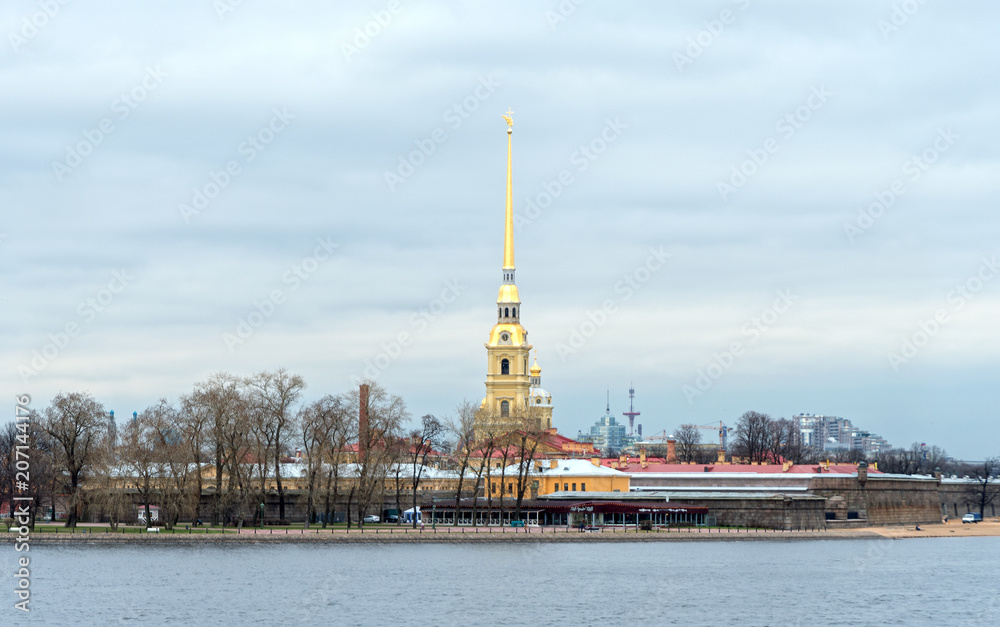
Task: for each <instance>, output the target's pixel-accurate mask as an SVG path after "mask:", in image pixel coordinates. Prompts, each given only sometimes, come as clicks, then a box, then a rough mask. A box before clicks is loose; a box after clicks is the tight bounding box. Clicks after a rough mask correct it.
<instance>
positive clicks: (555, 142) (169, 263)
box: [0, 0, 1000, 459]
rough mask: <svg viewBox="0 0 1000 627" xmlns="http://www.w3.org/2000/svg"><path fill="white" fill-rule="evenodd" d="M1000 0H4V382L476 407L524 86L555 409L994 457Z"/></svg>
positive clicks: (530, 290) (530, 225)
mask: <svg viewBox="0 0 1000 627" xmlns="http://www.w3.org/2000/svg"><path fill="white" fill-rule="evenodd" d="M998 19H1000V6H997V4H996V3H993V2H985V1H981V2H964V3H945V2H930V1H921V0H898V1H896V2H890V1H885V0H843V1H840V2H836V3H830V2H802V1H798V0H796V1H792V0H787V1H773V2H760V1H755V0H737V1H728V0H718V1H715V2H704V1H701V2H693V1H692V2H670V3H661V2H645V3H628V4H625V5H623V4H621V3H599V2H595V1H593V0H591V1H589V2H584V1H582V0H578V1H573V0H563V1H562V2H556V1H555V0H548V1H541V2H516V1H515V2H504V3H478V2H440V3H437V2H421V3H416V2H407V1H406V0H394V1H392V2H383V1H381V0H379V1H374V2H352V3H327V2H318V1H315V2H305V1H302V2H294V1H290V2H281V3H269V2H263V1H261V0H243V1H242V2H239V1H237V0H219V1H216V2H195V1H188V2H183V1H178V2H169V3H165V2H161V3H132V2H115V1H108V2H102V3H99V4H96V5H95V4H83V3H75V2H59V1H58V0H35V1H22V0H12V1H9V2H5V3H3V6H2V8H0V34H2V35H3V41H2V42H0V49H2V52H0V93H2V96H0V136H2V142H0V268H2V272H0V276H2V289H3V294H2V296H0V373H2V374H0V396H2V397H3V398H7V399H10V398H11V397H13V396H14V395H15V394H30V395H31V397H32V404H33V406H34V407H36V408H39V409H41V408H43V407H44V406H45V405H47V404H48V402H49V400H50V399H51V398H52V397H53V396H55V395H56V394H58V393H59V392H61V391H62V392H70V391H86V392H89V393H91V394H93V395H94V396H95V397H96V398H97V399H98V400H99V401H101V402H102V403H103V404H104V406H105V407H106V408H108V409H114V410H115V411H116V414H118V415H119V416H123V415H129V414H131V412H132V411H135V410H137V411H142V410H143V409H144V408H145V407H147V406H149V405H152V404H154V403H155V402H156V401H157V399H159V398H160V397H165V398H167V399H169V400H171V401H177V400H178V398H179V397H180V396H181V395H183V394H185V393H188V392H190V390H191V389H192V387H193V385H194V384H195V383H196V382H198V381H201V380H204V379H205V378H206V377H208V376H209V375H210V374H212V373H214V372H219V371H226V372H230V373H233V374H236V375H240V376H244V375H250V374H252V373H255V372H259V371H262V370H273V369H276V368H281V367H284V368H287V369H288V370H289V371H291V372H294V373H298V374H301V375H302V376H303V377H304V378H305V380H306V382H307V384H308V388H307V390H306V392H305V397H304V398H305V400H312V399H315V398H318V397H320V396H322V395H324V394H328V393H334V394H336V393H341V392H347V391H349V390H350V389H352V387H353V386H354V385H355V384H356V382H357V381H358V380H359V378H361V377H366V376H367V377H372V378H374V379H375V380H376V381H378V382H379V383H380V384H382V385H383V386H385V387H386V388H387V389H388V390H389V391H390V392H392V393H395V394H399V395H400V396H402V397H403V398H404V399H405V401H406V403H407V406H408V408H409V410H410V412H411V413H412V415H413V416H414V417H419V416H421V415H424V414H428V413H430V414H434V415H438V416H449V415H454V413H455V407H456V406H457V405H458V404H459V403H460V402H461V401H462V400H463V399H469V400H471V401H473V402H476V403H478V401H479V400H480V399H481V398H482V397H483V396H484V394H485V387H484V381H485V373H486V350H485V348H484V346H483V343H484V342H485V341H486V339H487V335H488V332H489V330H490V328H491V326H492V325H493V324H494V323H495V321H496V319H495V309H494V307H495V297H496V293H497V288H498V287H499V285H500V283H501V265H502V253H503V249H502V245H503V219H504V200H505V198H504V194H505V186H506V133H505V129H506V124H505V123H504V121H503V119H502V118H501V114H503V113H504V112H506V111H507V110H508V108H509V109H511V110H512V111H513V120H514V127H513V128H514V134H513V164H514V165H513V181H514V183H513V185H514V212H515V221H516V229H515V246H516V261H517V283H518V286H519V289H520V294H521V298H522V301H523V311H522V315H521V320H522V323H523V324H524V326H525V328H526V329H527V330H528V332H529V338H530V341H531V343H532V344H533V345H534V348H535V350H536V351H537V357H538V363H539V365H540V366H541V367H542V369H543V372H542V384H543V387H544V388H545V389H547V390H548V391H549V392H550V393H551V394H552V396H553V402H554V406H555V410H554V415H553V417H554V418H553V419H554V424H555V426H557V427H558V428H559V431H560V432H561V433H563V434H566V435H570V436H575V435H576V434H577V432H578V430H581V429H584V430H586V429H587V427H588V426H589V425H590V424H593V423H594V422H595V420H596V419H597V418H598V417H599V416H601V415H602V414H603V413H604V410H605V403H606V397H607V396H609V397H610V407H611V411H612V412H613V413H615V414H620V413H621V412H623V411H626V410H627V408H628V388H629V385H630V384H631V385H634V388H635V406H636V409H637V410H638V411H640V412H641V415H640V417H639V418H638V419H637V422H638V423H641V424H642V425H643V432H644V434H646V435H651V434H656V433H660V432H664V431H665V432H666V433H671V432H672V431H673V430H674V429H675V428H676V427H677V426H678V425H680V424H682V423H688V422H690V423H695V424H700V425H711V424H718V422H719V421H720V420H721V421H724V422H725V423H726V424H729V425H734V424H735V422H736V420H737V418H738V417H739V416H740V414H742V413H743V412H745V411H747V410H756V411H761V412H765V413H768V414H770V415H771V416H773V417H791V416H793V415H795V414H799V413H815V414H826V415H836V416H842V417H845V418H849V419H851V420H852V421H853V422H854V424H855V426H858V427H861V428H863V429H867V430H870V431H872V432H874V433H877V434H879V435H881V436H883V437H884V438H886V439H887V440H889V442H891V443H892V444H894V445H897V446H908V445H909V444H910V443H912V442H926V443H928V445H931V444H934V445H938V446H942V447H944V448H946V449H947V451H948V452H949V453H951V454H952V455H954V456H956V457H959V458H964V459H981V458H983V457H985V456H988V455H997V454H1000V421H998V410H997V407H998V401H1000V385H998V384H997V383H998V379H1000V377H998V375H1000V351H998V350H997V349H998V346H1000V326H998V325H997V320H998V316H1000V276H998V275H1000V264H998V259H1000V244H998V241H1000V240H998V234H1000V218H998V217H997V211H996V200H995V199H996V197H997V195H998V191H1000V177H998V176H997V168H998V165H1000V163H998V158H997V150H996V146H997V145H1000V125H998V121H1000V107H998V106H997V105H998V102H1000V93H998V92H1000V83H998V81H996V76H997V70H998V68H997V65H998V59H1000V44H998V42H997V39H996V36H995V28H994V25H995V24H996V23H997V21H998ZM606 395H607V396H606ZM12 406H13V403H11V407H12ZM12 413H13V412H12ZM623 420H624V418H623ZM713 437H714V434H713V432H711V431H706V432H705V438H706V440H708V439H711V438H713Z"/></svg>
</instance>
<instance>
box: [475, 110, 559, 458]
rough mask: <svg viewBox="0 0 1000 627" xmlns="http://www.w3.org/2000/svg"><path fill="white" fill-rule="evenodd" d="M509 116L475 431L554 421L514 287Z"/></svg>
mask: <svg viewBox="0 0 1000 627" xmlns="http://www.w3.org/2000/svg"><path fill="white" fill-rule="evenodd" d="M511 113H512V112H511V111H509V110H508V111H507V115H505V116H503V117H504V119H505V120H506V121H507V203H506V212H505V216H504V218H505V219H504V239H503V269H502V270H503V272H502V274H503V283H502V284H501V285H500V292H499V294H498V296H497V322H496V324H495V325H493V328H492V329H491V330H490V334H489V338H488V340H487V342H486V344H485V347H486V397H485V398H483V401H482V403H481V404H480V406H479V414H478V415H477V424H476V433H477V437H478V438H480V439H482V438H483V437H485V436H487V435H498V434H499V433H503V432H507V431H514V430H519V429H525V428H528V429H531V430H538V429H549V428H551V426H552V397H551V396H550V395H549V394H548V393H547V392H546V391H545V390H544V389H542V387H541V373H542V369H541V368H539V367H538V363H537V359H536V363H535V365H534V366H532V367H531V368H530V369H529V367H528V357H529V355H530V352H531V344H529V343H528V332H527V331H526V330H525V329H524V327H523V326H521V296H520V294H518V291H517V284H516V282H515V277H514V274H515V267H514V200H513V173H512V168H511V137H512V135H513V132H514V121H513V120H512V119H511V117H510V114H511Z"/></svg>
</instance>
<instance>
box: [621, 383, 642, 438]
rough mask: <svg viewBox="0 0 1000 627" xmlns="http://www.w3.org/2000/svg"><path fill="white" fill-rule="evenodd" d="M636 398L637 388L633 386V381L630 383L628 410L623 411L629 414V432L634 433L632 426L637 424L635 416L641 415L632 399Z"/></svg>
mask: <svg viewBox="0 0 1000 627" xmlns="http://www.w3.org/2000/svg"><path fill="white" fill-rule="evenodd" d="M633 400H635V388H634V387H632V383H629V384H628V411H623V412H622V415H623V416H628V434H629V435H632V428H633V427H634V426H635V417H636V416H638V415H639V412H637V411H636V410H635V407H633V406H632V401H633Z"/></svg>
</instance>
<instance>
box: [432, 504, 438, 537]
mask: <svg viewBox="0 0 1000 627" xmlns="http://www.w3.org/2000/svg"><path fill="white" fill-rule="evenodd" d="M431 529H434V530H437V501H431Z"/></svg>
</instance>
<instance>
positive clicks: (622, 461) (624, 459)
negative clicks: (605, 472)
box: [618, 453, 628, 468]
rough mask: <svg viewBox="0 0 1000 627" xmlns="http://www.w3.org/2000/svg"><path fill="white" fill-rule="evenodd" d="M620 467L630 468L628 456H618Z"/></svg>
mask: <svg viewBox="0 0 1000 627" xmlns="http://www.w3.org/2000/svg"><path fill="white" fill-rule="evenodd" d="M618 467H619V468H627V467H628V456H626V455H625V454H624V453H622V454H621V455H619V456H618Z"/></svg>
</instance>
